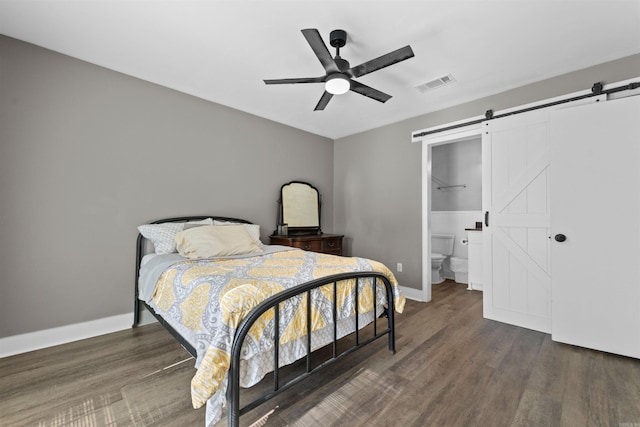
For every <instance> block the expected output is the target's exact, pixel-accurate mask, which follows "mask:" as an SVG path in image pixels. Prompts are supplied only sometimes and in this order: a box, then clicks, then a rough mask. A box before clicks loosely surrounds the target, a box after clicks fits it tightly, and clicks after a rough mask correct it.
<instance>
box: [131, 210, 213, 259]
mask: <svg viewBox="0 0 640 427" xmlns="http://www.w3.org/2000/svg"><path fill="white" fill-rule="evenodd" d="M184 224H185V223H184V222H164V223H162V224H144V225H140V226H138V231H139V232H140V234H142V236H143V237H144V238H145V239H149V240H151V242H152V243H153V247H154V248H155V252H156V253H157V254H170V253H174V252H176V241H175V237H176V234H178V233H179V232H180V231H182V230H183V229H184ZM189 224H207V225H211V224H213V219H212V218H206V219H203V220H201V221H190V222H189Z"/></svg>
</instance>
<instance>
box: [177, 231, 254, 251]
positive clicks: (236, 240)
mask: <svg viewBox="0 0 640 427" xmlns="http://www.w3.org/2000/svg"><path fill="white" fill-rule="evenodd" d="M176 247H177V249H178V253H179V254H180V255H182V256H183V257H186V258H189V259H198V258H211V257H215V256H229V255H243V254H249V253H254V252H261V248H260V247H259V246H258V245H257V244H256V243H255V241H254V240H253V239H252V238H251V236H250V235H249V232H248V231H247V229H246V228H245V227H243V226H242V225H225V226H224V227H220V226H215V225H205V226H202V227H197V228H191V229H189V230H184V231H181V232H179V233H178V234H176Z"/></svg>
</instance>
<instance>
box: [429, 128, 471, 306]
mask: <svg viewBox="0 0 640 427" xmlns="http://www.w3.org/2000/svg"><path fill="white" fill-rule="evenodd" d="M422 142H423V144H424V145H423V150H422V204H423V206H422V212H423V219H422V223H423V233H422V247H423V261H422V262H423V283H425V284H429V285H428V286H423V289H422V291H423V296H422V298H423V301H431V285H432V284H434V283H438V282H440V280H441V279H446V280H449V281H451V282H446V283H451V284H452V283H454V282H456V275H457V276H458V277H457V279H458V280H457V283H460V284H464V285H466V286H467V287H468V282H469V276H468V271H469V244H468V243H469V235H468V231H467V229H475V228H476V226H477V225H478V226H479V225H480V224H481V223H482V212H483V211H482V138H481V127H480V125H479V124H478V125H471V126H466V127H464V128H460V129H455V130H453V131H446V132H442V133H439V134H436V135H434V136H431V137H427V138H424V139H422ZM476 223H478V224H476ZM433 235H436V238H437V241H436V249H438V250H441V249H440V247H442V246H439V244H440V243H441V242H444V241H446V240H447V238H448V237H449V236H453V248H452V250H451V253H450V254H442V255H445V257H444V259H443V261H442V263H441V265H436V264H438V263H439V262H438V258H442V257H440V256H437V255H433V259H432V238H433ZM441 236H445V237H444V240H443V239H441ZM445 250H446V249H445ZM476 261H477V260H476ZM472 262H473V260H472ZM479 262H480V264H479V265H481V263H482V261H481V260H480V261H479ZM452 263H453V265H452ZM452 267H453V268H452ZM454 270H456V271H454ZM438 272H439V274H440V275H441V276H438ZM477 290H480V288H479V287H478V289H477Z"/></svg>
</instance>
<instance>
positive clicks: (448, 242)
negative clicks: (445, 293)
mask: <svg viewBox="0 0 640 427" xmlns="http://www.w3.org/2000/svg"><path fill="white" fill-rule="evenodd" d="M455 239H456V236H454V235H453V234H432V235H431V283H432V284H438V283H442V282H444V274H443V268H442V264H443V263H444V261H445V260H446V259H447V258H448V257H450V256H451V255H452V254H453V242H454V241H455Z"/></svg>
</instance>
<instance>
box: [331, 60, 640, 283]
mask: <svg viewBox="0 0 640 427" xmlns="http://www.w3.org/2000/svg"><path fill="white" fill-rule="evenodd" d="M639 76H640V55H633V56H629V57H627V58H622V59H620V60H617V61H612V62H608V63H604V64H600V65H597V66H594V67H590V68H586V69H584V70H580V71H576V72H573V73H569V74H565V75H561V76H558V77H554V78H551V79H548V80H543V81H541V82H538V83H534V84H530V85H527V86H523V87H520V88H516V89H512V90H508V91H506V92H502V93H499V94H496V95H493V96H489V97H486V98H482V99H479V100H476V101H472V102H468V103H465V104H461V105H458V106H455V107H452V108H447V109H444V110H440V111H436V112H434V113H430V114H425V115H422V116H419V117H415V118H412V119H408V120H404V121H401V122H398V123H394V124H391V125H388V126H384V127H381V128H377V129H373V130H371V131H368V132H363V133H359V134H356V135H352V136H349V137H345V138H341V139H338V140H336V141H335V146H334V158H335V164H334V203H335V208H334V209H335V220H334V226H335V230H336V231H337V232H341V233H344V234H346V235H347V236H349V241H348V243H349V246H348V250H349V251H350V253H351V254H353V255H362V256H368V257H371V258H374V259H377V260H379V261H381V262H383V263H385V264H387V265H388V266H389V267H392V269H393V270H394V271H395V266H396V263H397V262H402V263H403V272H402V273H396V275H397V278H398V281H399V282H400V284H401V285H403V286H406V287H411V288H416V289H421V288H422V261H421V259H422V256H421V239H422V232H421V230H422V218H421V216H422V208H421V196H422V194H421V180H422V178H421V173H422V172H421V164H420V162H421V147H420V144H418V143H412V142H411V133H412V131H415V130H419V129H425V128H428V127H431V126H436V125H441V124H446V123H450V122H454V121H456V120H463V119H466V118H469V117H474V116H479V115H482V114H484V112H485V111H487V110H489V109H493V110H494V111H498V110H501V109H505V108H508V107H514V106H518V105H523V104H526V103H529V102H533V101H538V100H542V99H547V98H551V97H554V96H559V95H563V94H567V93H571V92H576V91H580V90H584V89H589V88H591V86H592V85H593V83H595V82H598V81H601V82H604V83H613V82H616V81H620V80H625V79H629V78H635V77H639ZM442 90H446V88H443V89H442ZM390 102H394V101H393V100H391V101H390ZM425 102H429V100H428V97H425Z"/></svg>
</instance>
